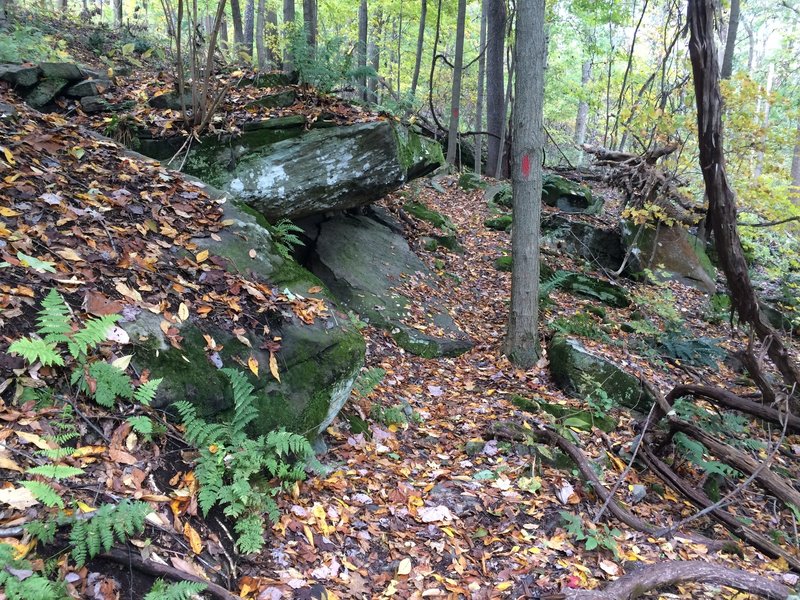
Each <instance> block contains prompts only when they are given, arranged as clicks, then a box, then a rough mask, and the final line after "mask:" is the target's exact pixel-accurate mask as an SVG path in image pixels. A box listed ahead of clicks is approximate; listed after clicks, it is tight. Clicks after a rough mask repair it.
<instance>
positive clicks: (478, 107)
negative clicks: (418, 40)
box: [473, 0, 487, 176]
mask: <svg viewBox="0 0 800 600" xmlns="http://www.w3.org/2000/svg"><path fill="white" fill-rule="evenodd" d="M486 5H487V0H483V2H481V38H480V40H481V43H480V47H479V51H480V56H479V57H478V97H477V98H476V100H475V131H482V130H483V90H484V87H485V84H486V52H485V48H486ZM482 154H483V136H481V135H480V134H478V135H476V136H475V150H474V155H475V163H474V164H473V169H474V170H475V174H476V175H478V176H480V174H481V161H482V158H481V155H482Z"/></svg>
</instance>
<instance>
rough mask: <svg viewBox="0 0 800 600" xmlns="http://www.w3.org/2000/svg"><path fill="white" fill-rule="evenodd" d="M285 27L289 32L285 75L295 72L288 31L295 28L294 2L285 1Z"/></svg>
mask: <svg viewBox="0 0 800 600" xmlns="http://www.w3.org/2000/svg"><path fill="white" fill-rule="evenodd" d="M283 26H284V28H285V29H286V30H287V31H286V35H287V41H286V45H285V46H284V48H283V71H284V73H291V72H292V71H293V70H294V65H293V64H292V50H291V48H290V44H289V41H288V39H290V36H289V31H288V30H289V29H290V28H291V27H294V0H283Z"/></svg>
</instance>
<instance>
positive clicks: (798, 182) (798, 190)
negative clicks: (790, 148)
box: [789, 119, 800, 204]
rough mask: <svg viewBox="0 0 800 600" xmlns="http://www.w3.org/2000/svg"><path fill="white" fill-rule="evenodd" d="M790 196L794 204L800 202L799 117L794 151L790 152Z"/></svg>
mask: <svg viewBox="0 0 800 600" xmlns="http://www.w3.org/2000/svg"><path fill="white" fill-rule="evenodd" d="M789 194H790V196H789V197H790V198H791V199H792V202H794V203H795V204H800V119H798V121H797V131H796V133H795V136H794V152H793V153H792V187H791V189H790V192H789Z"/></svg>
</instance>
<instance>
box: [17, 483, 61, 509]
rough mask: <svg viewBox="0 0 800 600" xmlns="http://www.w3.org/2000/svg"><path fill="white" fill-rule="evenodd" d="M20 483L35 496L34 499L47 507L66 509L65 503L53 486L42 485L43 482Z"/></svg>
mask: <svg viewBox="0 0 800 600" xmlns="http://www.w3.org/2000/svg"><path fill="white" fill-rule="evenodd" d="M20 483H21V485H22V486H23V487H26V488H28V491H30V493H31V494H33V497H34V498H36V499H37V500H38V501H39V502H41V503H42V504H44V505H45V506H48V507H50V508H53V507H54V506H58V507H59V508H64V501H63V500H62V499H61V496H59V495H58V492H57V491H55V490H54V489H53V487H52V486H50V485H48V484H46V483H42V482H41V481H22V482H20Z"/></svg>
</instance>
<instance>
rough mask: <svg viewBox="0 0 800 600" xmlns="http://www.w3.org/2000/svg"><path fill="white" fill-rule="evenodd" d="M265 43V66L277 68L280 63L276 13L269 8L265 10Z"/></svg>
mask: <svg viewBox="0 0 800 600" xmlns="http://www.w3.org/2000/svg"><path fill="white" fill-rule="evenodd" d="M265 36H266V37H265V40H266V43H267V65H269V67H270V68H277V67H278V63H279V62H280V54H279V53H278V50H277V48H278V12H277V11H276V10H275V9H274V8H272V7H270V8H268V9H267V29H266V31H265Z"/></svg>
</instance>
